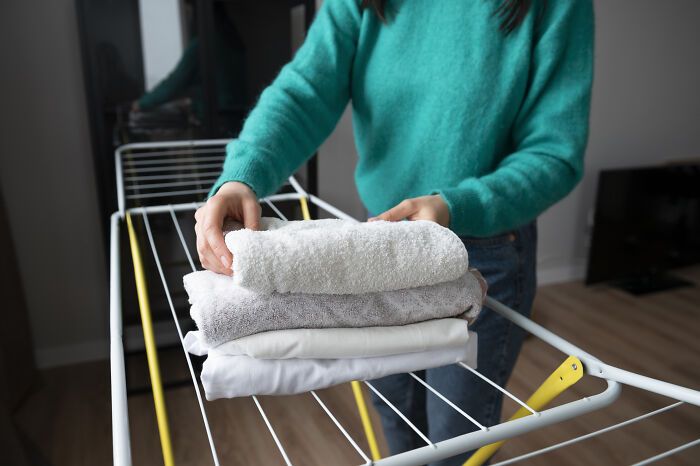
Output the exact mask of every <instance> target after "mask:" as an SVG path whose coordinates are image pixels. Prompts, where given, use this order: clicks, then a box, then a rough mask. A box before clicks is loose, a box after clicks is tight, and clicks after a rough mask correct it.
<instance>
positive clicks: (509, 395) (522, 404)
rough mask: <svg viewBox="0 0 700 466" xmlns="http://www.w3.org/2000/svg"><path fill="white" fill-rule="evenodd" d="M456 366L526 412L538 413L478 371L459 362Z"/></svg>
mask: <svg viewBox="0 0 700 466" xmlns="http://www.w3.org/2000/svg"><path fill="white" fill-rule="evenodd" d="M457 364H458V365H460V366H462V367H463V368H465V369H467V370H468V371H469V372H471V373H472V374H474V375H476V376H477V377H479V378H480V379H481V380H483V381H484V382H486V383H488V384H489V385H491V386H492V387H493V388H495V389H496V390H498V391H499V392H501V393H503V394H504V395H506V396H507V397H508V398H510V399H511V400H513V401H515V402H516V403H518V404H519V405H520V406H522V407H523V408H525V409H527V410H528V411H530V412H531V413H532V414H535V415H537V414H538V412H537V411H535V410H534V409H532V408H531V407H529V406H528V405H527V403H525V402H524V401H522V400H521V399H520V398H518V397H517V396H515V395H513V394H512V393H511V392H509V391H508V390H506V389H505V388H503V387H501V386H500V385H498V384H497V383H496V382H493V381H491V380H490V379H489V378H488V377H486V376H485V375H483V374H481V373H480V372H479V371H477V370H476V369H474V368H473V367H469V366H467V365H466V364H464V363H463V362H459V363H457Z"/></svg>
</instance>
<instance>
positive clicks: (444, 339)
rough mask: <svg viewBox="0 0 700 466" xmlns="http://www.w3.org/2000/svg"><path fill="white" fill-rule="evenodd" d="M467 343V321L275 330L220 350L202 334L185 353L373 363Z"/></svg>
mask: <svg viewBox="0 0 700 466" xmlns="http://www.w3.org/2000/svg"><path fill="white" fill-rule="evenodd" d="M468 339H469V332H468V330H467V321H465V320H464V319H436V320H428V321H426V322H419V323H416V324H409V325H398V326H394V327H365V328H322V329H306V328H304V329H291V330H272V331H270V332H262V333H257V334H255V335H249V336H247V337H243V338H238V339H236V340H233V341H229V342H226V343H223V344H221V345H219V346H216V347H210V346H208V345H207V343H206V341H205V339H204V336H203V335H202V333H201V332H199V331H194V332H188V333H187V335H185V348H186V349H187V351H189V352H190V353H192V354H196V355H198V356H203V355H205V354H207V353H208V354H210V355H213V354H216V355H224V356H240V355H245V356H250V357H251V358H257V359H290V358H299V359H338V358H370V357H377V356H389V355H392V354H403V353H418V352H421V351H429V350H434V349H440V348H450V347H455V346H464V345H466V344H467V340H468Z"/></svg>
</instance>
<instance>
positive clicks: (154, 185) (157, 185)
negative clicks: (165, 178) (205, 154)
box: [125, 178, 216, 191]
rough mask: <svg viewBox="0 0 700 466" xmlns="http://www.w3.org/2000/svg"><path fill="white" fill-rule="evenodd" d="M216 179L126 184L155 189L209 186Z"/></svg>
mask: <svg viewBox="0 0 700 466" xmlns="http://www.w3.org/2000/svg"><path fill="white" fill-rule="evenodd" d="M215 181H216V178H208V179H203V180H202V179H199V180H192V181H173V182H170V183H149V184H134V185H130V186H126V187H125V188H126V189H127V190H131V191H134V190H138V189H153V188H174V187H177V186H192V185H198V184H206V185H207V186H210V185H212V184H213V183H214V182H215Z"/></svg>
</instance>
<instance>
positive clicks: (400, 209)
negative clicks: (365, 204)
mask: <svg viewBox="0 0 700 466" xmlns="http://www.w3.org/2000/svg"><path fill="white" fill-rule="evenodd" d="M415 212H416V205H415V203H414V202H413V201H412V200H411V199H406V200H404V201H402V202H401V203H400V204H399V205H397V206H396V207H392V208H391V209H389V210H387V211H386V212H384V213H383V214H381V215H380V216H378V217H375V218H374V219H373V220H386V221H388V222H398V221H399V220H403V219H405V218H406V217H408V216H410V215H412V214H414V213H415Z"/></svg>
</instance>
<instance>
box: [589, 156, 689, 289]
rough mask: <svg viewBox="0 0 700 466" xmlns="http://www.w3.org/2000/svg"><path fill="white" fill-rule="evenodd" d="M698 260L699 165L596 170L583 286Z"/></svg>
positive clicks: (657, 270) (635, 275) (662, 269)
mask: <svg viewBox="0 0 700 466" xmlns="http://www.w3.org/2000/svg"><path fill="white" fill-rule="evenodd" d="M698 262H700V164H684V165H669V166H664V167H653V168H637V169H625V170H606V171H603V172H601V174H600V178H599V184H598V194H597V199H596V209H595V224H594V228H593V238H592V243H591V250H590V255H589V261H588V274H587V277H586V283H589V284H590V283H596V282H602V281H612V280H623V279H630V278H636V277H644V276H648V275H650V274H657V273H661V272H663V271H666V270H668V269H671V268H675V267H682V266H686V265H691V264H695V263H698Z"/></svg>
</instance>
